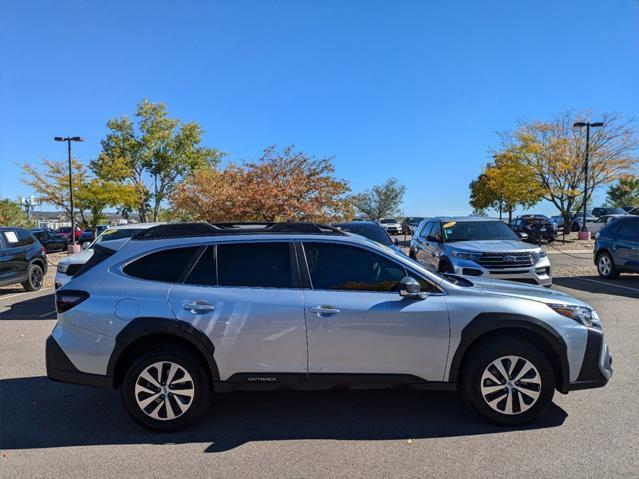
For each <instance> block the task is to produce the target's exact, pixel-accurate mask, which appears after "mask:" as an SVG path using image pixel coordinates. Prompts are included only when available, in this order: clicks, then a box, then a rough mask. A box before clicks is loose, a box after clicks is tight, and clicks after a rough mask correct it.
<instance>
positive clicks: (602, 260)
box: [597, 251, 619, 279]
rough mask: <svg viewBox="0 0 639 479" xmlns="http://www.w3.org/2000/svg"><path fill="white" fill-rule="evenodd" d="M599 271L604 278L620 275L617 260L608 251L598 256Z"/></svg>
mask: <svg viewBox="0 0 639 479" xmlns="http://www.w3.org/2000/svg"><path fill="white" fill-rule="evenodd" d="M597 272H598V273H599V276H601V277H602V278H604V279H610V278H616V277H617V276H619V272H618V271H617V268H615V260H614V259H613V257H612V255H611V254H610V253H608V252H605V251H604V252H603V253H601V254H600V255H599V257H598V258H597Z"/></svg>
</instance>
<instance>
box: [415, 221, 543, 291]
mask: <svg viewBox="0 0 639 479" xmlns="http://www.w3.org/2000/svg"><path fill="white" fill-rule="evenodd" d="M524 237H526V236H525V235H522V236H518V235H517V234H516V233H514V232H513V230H512V229H510V227H509V226H508V225H506V224H505V223H504V222H503V221H500V220H497V219H492V218H483V217H476V216H461V217H439V218H431V219H429V220H425V221H422V223H420V225H419V227H418V228H417V230H416V231H415V235H414V236H413V239H412V240H411V243H410V256H411V258H413V259H416V260H417V261H419V262H420V263H423V264H424V265H426V266H427V267H428V268H430V269H432V270H434V271H438V272H440V273H454V274H460V275H464V276H479V277H482V278H495V279H508V280H512V281H519V282H522V283H530V284H538V285H542V286H548V287H549V286H551V285H552V273H551V269H550V261H549V260H548V257H547V256H546V253H545V251H544V250H543V249H541V248H539V247H537V246H533V245H530V244H528V243H524V242H523V241H521V239H523V238H524Z"/></svg>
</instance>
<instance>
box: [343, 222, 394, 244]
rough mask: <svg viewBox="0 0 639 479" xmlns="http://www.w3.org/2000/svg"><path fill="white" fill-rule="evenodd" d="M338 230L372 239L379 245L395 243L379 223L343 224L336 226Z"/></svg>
mask: <svg viewBox="0 0 639 479" xmlns="http://www.w3.org/2000/svg"><path fill="white" fill-rule="evenodd" d="M335 226H337V227H338V228H340V229H342V230H344V231H348V232H349V233H354V234H356V235H360V236H363V237H365V238H368V239H372V240H373V241H377V242H378V243H381V244H384V245H387V246H388V245H391V244H393V242H392V241H391V239H390V236H388V233H386V231H384V228H382V227H381V226H379V225H378V224H377V223H375V224H371V223H364V222H355V223H341V224H337V225H335Z"/></svg>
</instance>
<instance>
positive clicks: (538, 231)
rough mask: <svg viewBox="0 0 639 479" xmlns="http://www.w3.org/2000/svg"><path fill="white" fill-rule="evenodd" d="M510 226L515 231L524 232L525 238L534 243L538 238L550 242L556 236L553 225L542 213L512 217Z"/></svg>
mask: <svg viewBox="0 0 639 479" xmlns="http://www.w3.org/2000/svg"><path fill="white" fill-rule="evenodd" d="M510 226H511V228H512V229H513V231H515V233H526V234H527V235H528V238H527V240H528V241H534V242H535V243H537V242H539V241H540V240H545V241H547V242H548V243H551V242H553V241H555V238H557V230H555V226H554V225H553V224H552V223H551V222H550V218H548V217H547V216H544V215H523V216H520V217H519V218H516V219H514V220H513V221H512V223H511V225H510ZM524 241H525V240H524Z"/></svg>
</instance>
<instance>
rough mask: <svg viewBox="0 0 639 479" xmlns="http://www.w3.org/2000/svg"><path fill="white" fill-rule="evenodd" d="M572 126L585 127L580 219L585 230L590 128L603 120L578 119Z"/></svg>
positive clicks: (598, 124)
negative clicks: (582, 194)
mask: <svg viewBox="0 0 639 479" xmlns="http://www.w3.org/2000/svg"><path fill="white" fill-rule="evenodd" d="M572 126H573V127H574V128H583V127H584V126H585V127H586V155H585V156H586V157H585V160H584V199H583V205H582V206H583V212H582V214H583V216H582V221H581V231H584V232H587V231H588V226H586V206H587V201H588V153H589V150H590V128H591V127H592V128H597V127H600V126H603V122H601V121H597V122H594V123H590V122H589V121H586V122H584V121H578V122H575V124H574V125H572Z"/></svg>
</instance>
